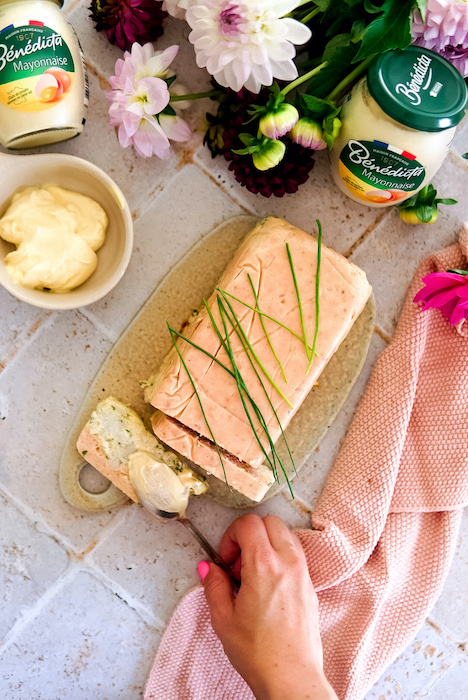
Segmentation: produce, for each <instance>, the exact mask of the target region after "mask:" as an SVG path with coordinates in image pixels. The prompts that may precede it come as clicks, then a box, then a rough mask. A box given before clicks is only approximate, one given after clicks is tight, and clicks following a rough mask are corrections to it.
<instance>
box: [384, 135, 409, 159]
mask: <svg viewBox="0 0 468 700" xmlns="http://www.w3.org/2000/svg"><path fill="white" fill-rule="evenodd" d="M374 146H380V148H386V149H387V151H391V152H392V153H398V155H399V156H403V158H408V160H416V156H413V154H412V153H409V152H408V151H404V150H403V149H402V148H397V147H396V146H390V144H389V143H384V142H383V141H376V140H375V139H374Z"/></svg>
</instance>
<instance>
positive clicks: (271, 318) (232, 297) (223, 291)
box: [216, 287, 312, 351]
mask: <svg viewBox="0 0 468 700" xmlns="http://www.w3.org/2000/svg"><path fill="white" fill-rule="evenodd" d="M216 291H217V292H220V293H221V294H222V295H223V296H224V297H229V298H230V299H234V301H237V302H238V303H239V304H242V306H245V307H247V308H248V309H250V310H251V311H255V313H257V314H258V315H259V316H263V317H264V318H268V319H269V320H270V321H273V323H276V324H277V325H278V326H280V327H281V328H284V330H285V331H288V333H291V335H293V336H294V337H295V338H297V339H298V340H300V341H301V343H303V342H304V338H303V337H302V336H301V335H299V333H295V332H294V331H293V330H292V329H291V328H288V327H287V326H285V325H284V323H281V321H278V319H276V318H273V316H269V314H266V313H264V312H263V311H260V309H256V308H255V307H254V306H251V305H250V304H247V302H245V301H242V299H238V298H237V297H235V296H234V295H233V294H230V293H229V292H227V291H226V290H225V289H221V287H216ZM307 349H308V350H310V351H311V350H312V346H311V345H308V346H307Z"/></svg>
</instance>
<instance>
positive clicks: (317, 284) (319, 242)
mask: <svg viewBox="0 0 468 700" xmlns="http://www.w3.org/2000/svg"><path fill="white" fill-rule="evenodd" d="M316 223H317V227H318V238H317V270H316V272H315V331H314V340H313V343H312V354H311V357H310V360H309V365H308V367H307V370H306V374H308V373H309V370H310V368H311V366H312V362H313V361H314V357H315V355H316V351H315V347H316V345H317V336H318V329H319V312H320V265H321V262H322V225H321V223H320V221H319V220H318V219H316Z"/></svg>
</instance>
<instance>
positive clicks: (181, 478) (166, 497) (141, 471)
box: [128, 450, 207, 516]
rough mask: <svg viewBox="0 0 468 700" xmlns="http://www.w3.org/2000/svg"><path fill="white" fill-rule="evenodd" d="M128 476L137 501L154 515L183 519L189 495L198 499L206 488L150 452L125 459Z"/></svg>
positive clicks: (186, 470) (188, 470)
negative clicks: (173, 516)
mask: <svg viewBox="0 0 468 700" xmlns="http://www.w3.org/2000/svg"><path fill="white" fill-rule="evenodd" d="M128 476H129V478H130V481H131V484H132V486H133V488H134V489H135V491H136V492H137V494H138V496H139V498H140V501H141V502H142V504H143V505H144V506H145V508H146V509H147V510H149V512H150V513H152V514H153V515H157V514H158V513H157V511H164V512H166V513H177V514H179V515H181V516H184V515H185V511H186V510H187V506H188V502H189V498H190V496H191V494H192V493H193V494H196V495H200V494H202V493H204V492H205V491H206V489H207V485H206V483H205V482H204V481H202V480H201V479H200V478H199V477H197V476H196V475H195V474H194V473H193V472H192V471H191V470H190V469H188V468H182V469H181V470H180V474H179V473H176V472H175V471H173V470H172V469H171V468H170V467H168V466H167V464H164V463H163V462H160V461H158V460H157V459H156V458H155V457H154V456H153V455H151V454H150V453H149V452H144V451H143V450H137V451H136V452H133V454H131V455H130V457H129V458H128Z"/></svg>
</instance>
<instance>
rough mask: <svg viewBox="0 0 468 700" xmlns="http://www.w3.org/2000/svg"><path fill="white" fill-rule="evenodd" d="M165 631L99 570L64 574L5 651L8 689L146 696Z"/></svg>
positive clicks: (3, 687)
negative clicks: (146, 619)
mask: <svg viewBox="0 0 468 700" xmlns="http://www.w3.org/2000/svg"><path fill="white" fill-rule="evenodd" d="M85 602H86V604H85ZM158 638H159V634H158V633H157V632H156V630H154V629H153V628H150V627H149V626H148V625H147V624H146V623H145V622H144V621H143V620H142V619H141V618H140V616H139V615H138V614H137V613H136V612H135V611H134V610H132V609H131V608H130V607H129V606H128V605H126V604H125V603H124V602H123V601H122V600H120V599H119V598H118V597H117V596H116V595H114V593H112V591H110V590H109V589H108V588H106V586H104V585H103V584H102V583H100V582H99V581H98V580H97V579H96V578H95V577H93V576H92V575H90V574H88V573H78V574H77V575H76V576H75V577H68V578H67V579H66V580H64V582H63V585H62V587H61V588H60V589H58V590H57V592H56V595H55V596H54V597H53V598H52V600H50V601H49V602H48V603H47V604H45V605H44V607H43V608H42V610H41V611H40V613H39V614H38V616H37V617H36V619H35V620H34V621H32V623H31V624H30V626H29V627H28V628H27V629H26V630H25V631H24V632H23V633H22V634H20V635H18V637H17V638H16V639H15V641H14V643H11V644H10V645H9V646H8V647H7V648H6V649H5V651H4V652H3V654H2V656H1V657H0V663H1V665H2V674H1V676H0V692H1V696H2V698H5V699H6V698H8V699H9V698H16V699H17V700H32V699H33V698H34V700H63V699H64V698H70V699H73V700H129V699H130V698H139V697H141V695H142V690H143V687H144V683H145V679H146V676H147V674H148V671H149V669H150V666H151V662H152V656H153V652H154V650H155V648H156V645H157V641H158Z"/></svg>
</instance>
